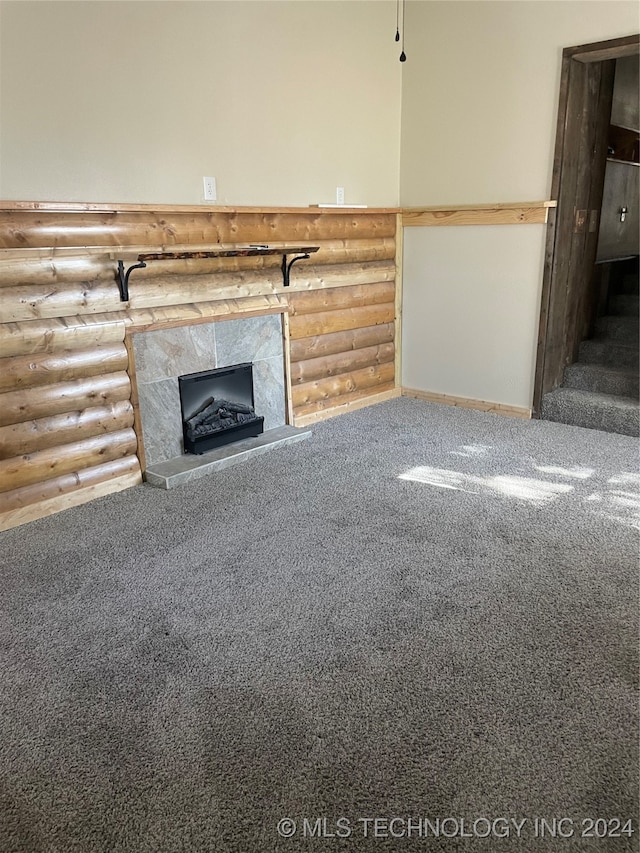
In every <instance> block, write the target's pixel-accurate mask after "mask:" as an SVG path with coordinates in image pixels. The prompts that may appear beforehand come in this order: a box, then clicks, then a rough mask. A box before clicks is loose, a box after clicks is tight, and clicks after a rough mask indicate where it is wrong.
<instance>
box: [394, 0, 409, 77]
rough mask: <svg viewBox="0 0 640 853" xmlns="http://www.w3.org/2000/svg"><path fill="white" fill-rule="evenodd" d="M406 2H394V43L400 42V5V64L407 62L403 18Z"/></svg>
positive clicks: (402, 0) (398, 0)
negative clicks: (400, 25)
mask: <svg viewBox="0 0 640 853" xmlns="http://www.w3.org/2000/svg"><path fill="white" fill-rule="evenodd" d="M406 2H407V0H396V41H400V27H399V23H400V4H401V3H402V52H401V53H400V62H406V61H407V54H406V53H405V52H404V16H405V12H406Z"/></svg>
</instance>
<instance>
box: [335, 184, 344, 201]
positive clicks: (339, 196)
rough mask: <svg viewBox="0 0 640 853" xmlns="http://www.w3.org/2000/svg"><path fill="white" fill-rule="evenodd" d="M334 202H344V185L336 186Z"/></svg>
mask: <svg viewBox="0 0 640 853" xmlns="http://www.w3.org/2000/svg"><path fill="white" fill-rule="evenodd" d="M336 204H344V187H336Z"/></svg>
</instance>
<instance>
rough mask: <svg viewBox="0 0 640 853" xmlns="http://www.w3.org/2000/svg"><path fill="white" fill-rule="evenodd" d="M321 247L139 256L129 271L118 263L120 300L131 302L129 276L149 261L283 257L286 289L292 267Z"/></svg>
mask: <svg viewBox="0 0 640 853" xmlns="http://www.w3.org/2000/svg"><path fill="white" fill-rule="evenodd" d="M319 249H320V246H286V247H283V248H280V249H271V248H269V246H247V247H246V248H240V249H219V250H216V251H211V252H210V251H195V252H158V253H156V254H144V255H138V263H137V264H133V265H132V266H130V267H129V268H128V269H127V270H125V268H124V261H118V275H117V282H118V288H119V290H120V300H121V301H122V302H128V301H129V276H130V275H131V273H132V271H133V270H137V269H142V268H143V267H146V265H147V263H146V262H147V261H170V260H173V261H176V260H188V259H191V258H242V257H252V256H256V255H282V284H283V286H284V287H289V285H290V283H291V282H290V274H291V267H292V266H293V265H294V264H295V263H296V261H303V260H306V259H307V258H309V257H310V256H311V254H312V253H313V252H317V251H318V250H319ZM292 253H293V254H296V257H295V258H291V260H290V261H287V255H288V254H292Z"/></svg>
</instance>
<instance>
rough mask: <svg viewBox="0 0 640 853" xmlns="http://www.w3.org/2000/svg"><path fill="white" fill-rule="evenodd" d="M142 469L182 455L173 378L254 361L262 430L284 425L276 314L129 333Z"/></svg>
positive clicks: (279, 329) (278, 317)
mask: <svg viewBox="0 0 640 853" xmlns="http://www.w3.org/2000/svg"><path fill="white" fill-rule="evenodd" d="M132 344H133V354H134V359H135V376H136V385H137V391H138V400H139V406H140V420H141V425H142V439H143V443H144V453H145V458H146V465H147V467H148V468H149V467H151V466H156V465H158V463H163V462H166V461H168V460H171V459H176V458H178V457H182V456H183V443H182V417H181V412H180V393H179V390H178V376H182V375H183V374H185V373H196V372H198V371H201V370H210V369H212V368H216V367H227V366H229V365H232V364H239V363H241V362H247V361H249V362H253V385H254V397H255V409H256V412H257V413H258V414H259V415H263V416H264V419H265V421H264V428H265V432H266V431H268V430H274V429H277V428H278V427H282V426H284V425H285V423H286V413H285V412H286V409H285V383H284V354H283V338H282V319H281V314H270V315H266V316H261V317H248V318H240V319H232V320H223V321H218V322H215V323H201V324H197V325H185V326H175V327H172V328H167V329H159V330H155V331H145V332H137V333H134V334H133V335H132Z"/></svg>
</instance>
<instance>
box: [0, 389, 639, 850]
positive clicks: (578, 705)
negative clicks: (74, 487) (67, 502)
mask: <svg viewBox="0 0 640 853" xmlns="http://www.w3.org/2000/svg"><path fill="white" fill-rule="evenodd" d="M637 451H638V443H637V440H636V439H633V438H630V437H628V436H623V435H615V434H609V433H602V432H596V431H593V430H588V429H582V428H579V427H569V426H565V425H562V424H557V423H552V422H542V421H530V422H529V421H522V420H516V419H510V418H505V417H500V416H497V415H492V414H485V413H480V412H473V411H468V410H462V409H456V408H452V407H446V406H439V405H433V404H428V403H424V402H420V401H417V400H411V399H406V398H402V399H398V400H394V401H390V402H388V403H383V404H379V405H377V406H374V407H371V408H368V409H363V410H361V411H358V412H353V413H351V414H348V415H344V416H342V417H339V418H335V419H332V420H330V421H326V422H324V423H321V424H318V425H316V426H315V427H314V428H313V436H312V437H311V438H310V439H309V440H307V441H305V442H300V443H298V444H296V445H293V446H290V447H286V448H282V449H279V450H274V451H273V452H272V453H269V454H266V455H264V456H262V457H259V458H256V459H254V460H251V461H249V462H247V463H246V464H244V465H241V466H238V467H236V468H232V469H229V470H228V471H223V472H221V473H219V474H216V475H215V476H214V477H211V478H205V479H203V480H201V481H198V482H195V483H191V484H188V485H185V486H182V487H179V488H177V489H175V490H173V491H168V492H167V491H162V490H159V489H154V488H151V487H150V486H147V485H145V486H140V487H137V488H134V489H130V490H128V491H126V492H122V493H120V494H116V495H111V496H108V497H105V498H102V499H99V500H97V501H94V502H92V503H90V504H87V505H85V506H81V507H78V508H75V509H71V510H68V511H66V512H64V513H61V514H59V515H56V516H53V517H51V518H47V519H42V520H39V521H36V522H33V523H31V524H29V525H26V526H24V527H22V528H18V529H15V530H12V531H8V532H6V533H4V534H0V564H1V566H0V568H1V578H2V592H3V594H2V605H1V610H0V675H1V681H0V721H1V722H0V725H1V731H0V735H1V737H0V851H2V853H45V851H46V853H98V851H100V853H192V851H193V853H195V851H197V853H205V852H206V851H212V853H269V851H278V853H298V851H335V850H340V851H349V852H350V853H353V851H358V853H360V851H375V853H378V851H391V850H393V851H396V850H399V851H414V850H415V851H422V850H428V851H478V853H484V851H495V850H498V851H515V850H518V851H521V850H522V851H561V850H562V851H599V852H600V853H608V851H620V853H622V851H624V853H627V851H633V850H637V849H638V838H639V837H640V835H639V827H638V719H637V697H638V619H637V617H638V524H639V520H638V509H639V501H640V495H639V492H640V477H639V475H638V453H637ZM374 819H377V822H376V821H375V820H374ZM596 821H598V823H596ZM629 822H630V823H629ZM554 836H555V837H554Z"/></svg>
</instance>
